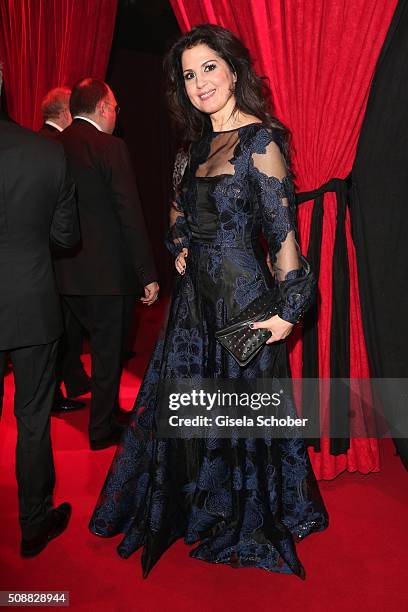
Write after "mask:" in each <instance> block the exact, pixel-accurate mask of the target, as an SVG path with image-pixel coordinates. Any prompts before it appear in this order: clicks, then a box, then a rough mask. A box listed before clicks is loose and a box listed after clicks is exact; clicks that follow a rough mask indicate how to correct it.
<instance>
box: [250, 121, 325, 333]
mask: <svg viewBox="0 0 408 612" xmlns="http://www.w3.org/2000/svg"><path fill="white" fill-rule="evenodd" d="M264 132H265V134H264V135H263V136H264V142H263V143H262V146H261V147H257V148H256V149H255V151H256V152H255V153H253V154H252V156H251V159H250V174H251V178H252V182H253V185H254V190H255V196H256V201H257V203H258V206H259V209H260V212H261V219H262V231H263V234H264V236H265V239H266V241H267V244H268V250H269V255H270V259H271V265H272V273H273V275H274V277H275V279H276V281H277V282H278V286H279V289H280V293H281V298H282V302H281V306H280V310H279V313H278V314H279V316H280V317H281V318H282V319H285V320H286V321H289V322H291V323H297V322H298V321H299V319H300V317H301V316H302V314H303V313H304V312H305V311H306V310H307V309H308V308H309V307H310V306H311V304H312V303H313V301H314V299H315V293H316V282H315V279H314V276H313V274H312V272H311V271H310V266H309V263H308V262H307V260H306V259H305V258H304V257H303V256H302V255H301V253H300V249H299V245H298V243H297V240H296V231H297V230H296V204H295V194H294V189H293V183H292V181H291V179H290V178H289V177H288V176H287V169H286V166H285V162H284V160H283V156H282V154H281V151H280V149H279V147H278V145H277V144H276V143H275V142H274V141H273V140H272V138H271V135H270V134H269V132H268V131H267V130H264ZM265 135H266V138H267V140H268V141H267V142H265V140H266V139H265Z"/></svg>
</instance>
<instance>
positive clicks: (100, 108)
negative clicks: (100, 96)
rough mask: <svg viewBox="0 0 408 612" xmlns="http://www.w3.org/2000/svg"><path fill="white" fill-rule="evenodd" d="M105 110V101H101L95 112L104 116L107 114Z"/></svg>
mask: <svg viewBox="0 0 408 612" xmlns="http://www.w3.org/2000/svg"><path fill="white" fill-rule="evenodd" d="M105 109H106V105H105V101H104V100H99V102H98V104H97V105H96V107H95V111H96V112H97V113H100V114H101V115H104V114H105Z"/></svg>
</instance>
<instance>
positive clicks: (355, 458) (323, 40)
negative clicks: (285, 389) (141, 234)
mask: <svg viewBox="0 0 408 612" xmlns="http://www.w3.org/2000/svg"><path fill="white" fill-rule="evenodd" d="M170 2H171V5H172V7H173V10H174V12H175V15H176V17H177V19H178V22H179V25H180V27H181V29H182V30H183V31H186V30H189V29H190V28H191V27H192V26H194V25H197V24H199V23H205V22H209V23H218V24H219V25H222V26H224V27H226V28H228V29H230V30H232V31H233V32H234V33H235V34H237V35H238V36H239V37H240V38H241V40H243V41H244V43H245V44H246V46H247V47H248V48H249V49H250V51H251V53H252V56H253V57H254V60H255V68H256V70H257V72H258V74H261V75H266V76H267V77H268V78H269V83H270V87H271V91H272V97H273V102H274V113H275V115H276V116H277V117H278V118H279V119H281V120H282V121H283V122H284V123H285V125H287V126H288V127H289V128H290V130H291V132H292V135H293V162H294V170H295V174H296V183H297V190H298V191H302V192H304V191H311V190H315V189H317V188H319V187H320V186H322V185H323V184H325V183H326V182H327V181H329V179H332V178H339V179H344V178H345V177H346V176H347V175H348V174H349V173H350V171H351V167H352V163H353V160H354V157H355V151H356V144H357V139H358V135H359V132H360V127H361V123H362V119H363V115H364V111H365V107H366V101H367V96H368V92H369V88H370V83H371V79H372V76H373V73H374V69H375V64H376V61H377V58H378V55H379V53H380V50H381V46H382V44H383V41H384V38H385V35H386V33H387V29H388V26H389V24H390V21H391V18H392V15H393V12H394V9H395V6H396V4H397V0H389V1H388V2H383V0H307V2H306V1H305V0H170ZM312 210H313V202H311V201H305V202H304V203H302V204H301V205H300V206H299V210H298V223H299V238H300V242H301V247H302V251H303V252H304V253H307V251H308V246H309V235H310V229H311V219H312ZM323 210H324V215H323V228H322V245H321V263H320V274H319V293H320V303H319V311H318V326H317V327H318V375H319V377H320V378H330V372H331V369H330V359H331V357H332V360H333V347H332V352H331V325H332V287H333V280H334V281H335V280H336V279H333V274H332V272H333V251H334V243H335V235H336V217H337V201H336V197H335V195H334V193H326V194H325V195H324V204H323ZM344 244H345V249H344V250H347V253H346V254H345V256H346V261H347V259H348V268H349V284H350V289H349V296H348V297H349V307H347V311H349V312H348V318H349V330H348V331H349V334H350V346H349V360H350V363H349V375H350V377H351V378H366V377H368V376H369V368H368V360H367V353H366V347H365V342H364V336H363V329H362V322H361V311H360V302H359V293H358V282H357V271H356V257H355V250H354V245H353V242H352V238H351V232H350V220H349V216H348V212H347V213H346V219H345V243H344ZM291 349H292V350H291V354H290V360H291V367H292V373H293V376H294V377H301V376H302V335H301V330H296V336H295V337H293V338H292V344H291ZM334 349H335V347H334ZM321 410H322V413H323V417H322V418H323V419H325V418H326V415H325V411H327V410H328V406H327V405H321ZM310 455H311V459H312V463H313V466H314V469H315V472H316V476H317V477H318V478H319V479H322V478H324V479H326V478H327V479H330V478H334V477H335V476H337V475H338V474H339V473H340V472H342V471H344V470H349V471H360V472H363V473H368V472H372V471H378V470H379V452H378V442H377V440H376V439H373V438H354V439H351V440H350V448H349V450H348V451H347V452H346V453H343V454H339V455H336V456H334V455H331V454H330V452H329V440H328V439H327V438H325V439H322V440H321V450H320V452H315V451H313V450H310Z"/></svg>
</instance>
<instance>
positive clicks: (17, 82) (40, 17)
mask: <svg viewBox="0 0 408 612" xmlns="http://www.w3.org/2000/svg"><path fill="white" fill-rule="evenodd" d="M116 8H117V0H35V2H33V1H32V0H1V2H0V60H2V61H3V63H4V87H5V95H6V99H7V108H8V112H9V114H10V116H11V118H12V119H14V120H15V121H17V123H19V124H20V125H23V126H25V127H28V128H32V129H34V130H37V129H39V128H40V127H41V124H42V118H41V113H40V103H41V99H42V98H43V96H44V95H45V94H46V93H47V91H48V90H49V89H51V88H53V87H57V86H60V85H66V86H69V87H70V86H72V85H73V84H74V82H75V81H76V80H78V79H80V78H81V77H84V76H93V77H97V78H101V79H104V77H105V72H106V68H107V64H108V59H109V54H110V48H111V43H112V35H113V29H114V25H115V16H116Z"/></svg>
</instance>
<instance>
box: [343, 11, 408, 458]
mask: <svg viewBox="0 0 408 612" xmlns="http://www.w3.org/2000/svg"><path fill="white" fill-rule="evenodd" d="M407 109H408V1H407V0H400V2H399V4H398V6H397V9H396V11H395V14H394V18H393V20H392V23H391V26H390V28H389V32H388V35H387V38H386V40H385V43H384V46H383V49H382V52H381V55H380V58H379V61H378V66H377V70H376V73H375V77H374V80H373V84H372V88H371V92H370V97H369V101H368V104H367V111H366V114H365V118H364V123H363V126H362V129H361V134H360V139H359V142H358V147H357V155H356V159H355V162H354V166H353V171H352V198H351V208H350V211H351V221H352V229H353V238H354V243H355V245H356V251H357V255H358V257H357V261H358V272H359V282H360V292H361V304H362V312H363V315H364V317H363V321H364V329H365V334H366V338H367V347H368V351H369V356H370V364H371V368H372V374H373V376H374V377H375V378H387V379H393V378H394V379H395V378H408V357H407V341H408V316H407V313H408V242H407V237H408V207H407V194H408V171H407V150H408V115H407ZM390 384H391V385H395V381H391V382H390ZM385 385H386V382H385V381H384V382H383V383H382V385H381V386H382V388H383V389H384V391H386V394H385V397H383V400H384V411H385V415H386V417H387V416H389V417H391V421H393V418H392V411H393V408H394V406H393V405H392V404H390V403H389V400H387V398H388V397H389V396H388V390H387V388H386V386H385ZM389 391H391V395H392V389H390V390H389ZM405 409H406V405H405ZM395 443H396V447H397V449H398V451H399V454H400V456H401V459H402V460H403V462H404V464H405V466H406V467H407V468H408V441H407V440H406V439H405V440H402V439H398V438H397V439H395Z"/></svg>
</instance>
